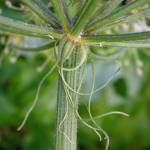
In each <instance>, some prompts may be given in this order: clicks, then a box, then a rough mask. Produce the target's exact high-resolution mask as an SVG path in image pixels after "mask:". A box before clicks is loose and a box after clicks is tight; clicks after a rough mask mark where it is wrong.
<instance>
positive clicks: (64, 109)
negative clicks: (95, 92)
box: [55, 47, 79, 150]
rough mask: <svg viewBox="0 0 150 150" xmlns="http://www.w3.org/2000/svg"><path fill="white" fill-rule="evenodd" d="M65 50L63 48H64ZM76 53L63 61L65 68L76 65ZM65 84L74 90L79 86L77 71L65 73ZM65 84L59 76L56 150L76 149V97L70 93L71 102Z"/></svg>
mask: <svg viewBox="0 0 150 150" xmlns="http://www.w3.org/2000/svg"><path fill="white" fill-rule="evenodd" d="M64 48H65V47H64ZM77 55H78V54H77V53H76V50H75V49H74V51H73V53H72V54H71V56H70V57H69V59H68V60H66V61H65V63H64V67H65V68H71V67H72V68H73V67H75V66H76V65H77ZM64 77H65V80H66V82H67V83H68V84H69V85H70V86H71V87H72V88H74V89H75V90H76V89H77V86H78V85H79V80H78V77H79V71H78V70H74V71H65V72H64ZM65 88H66V87H65V84H64V83H63V80H62V78H61V75H59V80H58V94H57V124H56V148H55V149H56V150H76V149H77V147H76V146H77V143H76V142H77V118H76V115H75V110H74V108H76V109H77V108H78V96H76V94H75V93H74V92H71V91H69V92H70V95H71V99H72V101H71V102H70V100H69V97H68V95H67V92H66V89H65Z"/></svg>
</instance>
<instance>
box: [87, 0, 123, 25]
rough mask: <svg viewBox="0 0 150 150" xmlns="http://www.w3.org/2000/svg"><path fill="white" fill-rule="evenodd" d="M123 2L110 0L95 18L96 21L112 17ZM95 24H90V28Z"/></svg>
mask: <svg viewBox="0 0 150 150" xmlns="http://www.w3.org/2000/svg"><path fill="white" fill-rule="evenodd" d="M122 1H123V0H113V1H112V0H108V1H107V2H106V3H105V4H104V6H103V7H102V8H101V9H100V10H99V12H98V15H97V16H96V17H95V19H94V21H96V20H98V19H102V18H104V17H106V16H108V15H110V14H111V13H112V12H113V11H114V10H115V9H116V8H117V7H118V6H119V4H120V3H121V2H122ZM92 23H93V21H92V22H91V23H90V24H89V26H90V25H91V24H92Z"/></svg>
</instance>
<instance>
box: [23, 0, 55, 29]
mask: <svg viewBox="0 0 150 150" xmlns="http://www.w3.org/2000/svg"><path fill="white" fill-rule="evenodd" d="M22 2H23V3H25V4H26V5H27V6H28V7H29V8H31V10H32V11H34V12H35V13H36V14H38V15H39V16H40V17H41V19H43V20H44V21H45V22H46V23H49V24H50V25H52V26H53V27H57V26H58V20H57V18H56V17H55V15H54V14H53V13H52V12H51V11H50V10H49V8H48V7H47V6H46V5H45V4H44V3H43V2H42V0H22Z"/></svg>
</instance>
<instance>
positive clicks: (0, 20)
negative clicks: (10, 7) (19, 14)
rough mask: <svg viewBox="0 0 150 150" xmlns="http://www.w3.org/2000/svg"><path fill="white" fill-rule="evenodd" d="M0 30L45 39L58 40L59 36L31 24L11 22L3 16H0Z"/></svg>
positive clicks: (11, 20) (45, 28)
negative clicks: (48, 37) (49, 37)
mask: <svg viewBox="0 0 150 150" xmlns="http://www.w3.org/2000/svg"><path fill="white" fill-rule="evenodd" d="M0 29H1V30H4V31H6V32H12V33H18V34H24V35H30V36H36V37H46V36H48V35H50V36H52V37H54V38H58V37H60V34H59V33H57V32H55V31H51V30H50V29H48V28H47V27H42V26H41V27H40V26H37V25H33V24H27V23H25V22H22V21H18V20H13V19H10V18H7V17H4V16H0Z"/></svg>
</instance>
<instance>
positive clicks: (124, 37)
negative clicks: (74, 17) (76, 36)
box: [82, 31, 150, 43]
mask: <svg viewBox="0 0 150 150" xmlns="http://www.w3.org/2000/svg"><path fill="white" fill-rule="evenodd" d="M147 39H150V31H147V32H135V33H127V34H109V35H87V36H83V37H82V40H83V41H84V42H87V43H90V42H91V43H101V42H121V41H137V40H147Z"/></svg>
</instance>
